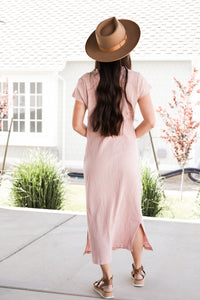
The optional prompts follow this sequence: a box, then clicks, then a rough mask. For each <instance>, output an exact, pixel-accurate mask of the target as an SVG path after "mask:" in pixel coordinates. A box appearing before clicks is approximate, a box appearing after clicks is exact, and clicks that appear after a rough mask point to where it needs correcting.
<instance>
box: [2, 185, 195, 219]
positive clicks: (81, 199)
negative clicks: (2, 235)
mask: <svg viewBox="0 0 200 300" xmlns="http://www.w3.org/2000/svg"><path fill="white" fill-rule="evenodd" d="M10 187H11V184H10V181H9V180H3V181H2V183H1V186H0V206H13V202H12V200H11V197H10ZM165 194H166V200H163V201H162V205H163V207H164V208H163V210H162V211H161V212H160V213H159V214H158V215H157V217H164V218H178V219H188V220H192V219H193V220H194V219H200V209H199V207H197V205H196V204H195V199H196V193H191V195H188V193H185V195H184V192H183V201H182V202H181V201H180V199H179V196H180V195H179V193H177V192H176V191H175V192H174V194H171V193H168V191H165ZM64 210H70V211H80V212H85V211H86V191H85V185H75V184H74V185H73V184H66V186H65V199H64Z"/></svg>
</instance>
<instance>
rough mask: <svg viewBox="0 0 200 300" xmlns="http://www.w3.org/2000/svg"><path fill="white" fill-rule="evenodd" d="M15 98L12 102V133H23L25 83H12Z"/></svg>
mask: <svg viewBox="0 0 200 300" xmlns="http://www.w3.org/2000/svg"><path fill="white" fill-rule="evenodd" d="M13 91H16V98H15V100H14V102H13V131H14V132H25V116H26V112H25V83H24V82H13Z"/></svg>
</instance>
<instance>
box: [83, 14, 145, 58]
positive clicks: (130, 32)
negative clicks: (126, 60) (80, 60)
mask: <svg viewBox="0 0 200 300" xmlns="http://www.w3.org/2000/svg"><path fill="white" fill-rule="evenodd" d="M119 21H120V22H121V23H122V24H123V26H124V27H125V29H126V34H127V40H126V42H125V44H124V45H123V46H122V47H120V48H119V49H118V50H115V51H111V52H105V51H102V50H100V49H99V47H98V44H97V40H96V36H95V31H93V32H92V34H91V35H90V36H89V38H88V39H87V41H86V44H85V51H86V53H87V54H88V56H90V57H91V58H93V59H95V60H96V61H100V62H111V61H116V60H119V59H121V58H123V57H125V56H127V55H128V54H129V53H130V52H131V51H132V50H133V49H134V48H135V46H136V45H137V43H138V41H139V39H140V34H141V31H140V27H139V26H138V24H137V23H135V22H133V21H131V20H126V19H119Z"/></svg>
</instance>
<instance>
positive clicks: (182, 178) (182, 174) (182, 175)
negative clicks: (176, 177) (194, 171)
mask: <svg viewBox="0 0 200 300" xmlns="http://www.w3.org/2000/svg"><path fill="white" fill-rule="evenodd" d="M181 168H182V173H181V196H180V200H181V202H182V194H183V180H184V165H183V166H182V167H181Z"/></svg>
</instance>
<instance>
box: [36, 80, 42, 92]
mask: <svg viewBox="0 0 200 300" xmlns="http://www.w3.org/2000/svg"><path fill="white" fill-rule="evenodd" d="M37 93H38V94H42V82H38V83H37Z"/></svg>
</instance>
